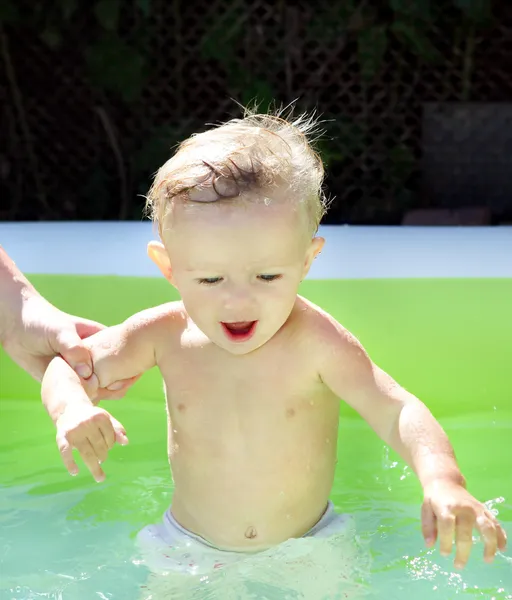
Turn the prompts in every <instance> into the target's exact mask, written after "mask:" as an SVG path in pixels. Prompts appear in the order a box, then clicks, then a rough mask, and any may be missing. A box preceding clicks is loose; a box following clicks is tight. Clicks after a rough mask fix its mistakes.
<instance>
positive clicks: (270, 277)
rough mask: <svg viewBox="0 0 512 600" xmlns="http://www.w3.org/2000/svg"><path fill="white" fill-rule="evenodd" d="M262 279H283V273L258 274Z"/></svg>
mask: <svg viewBox="0 0 512 600" xmlns="http://www.w3.org/2000/svg"><path fill="white" fill-rule="evenodd" d="M258 277H259V278H260V279H261V280H262V281H275V280H276V279H281V275H258Z"/></svg>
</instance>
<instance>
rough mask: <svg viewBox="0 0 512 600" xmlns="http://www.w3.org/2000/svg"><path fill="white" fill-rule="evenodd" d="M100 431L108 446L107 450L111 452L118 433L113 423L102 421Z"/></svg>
mask: <svg viewBox="0 0 512 600" xmlns="http://www.w3.org/2000/svg"><path fill="white" fill-rule="evenodd" d="M100 431H101V435H102V436H103V440H104V442H105V445H106V446H107V450H110V449H111V448H113V447H114V444H115V443H116V432H115V431H114V428H113V426H112V423H111V422H110V421H102V422H101V424H100Z"/></svg>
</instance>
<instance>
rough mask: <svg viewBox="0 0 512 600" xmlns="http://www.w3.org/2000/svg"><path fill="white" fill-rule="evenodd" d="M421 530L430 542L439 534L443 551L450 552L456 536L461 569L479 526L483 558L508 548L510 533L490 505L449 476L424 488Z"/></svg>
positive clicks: (488, 557) (490, 556) (489, 558)
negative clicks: (483, 545) (474, 532)
mask: <svg viewBox="0 0 512 600" xmlns="http://www.w3.org/2000/svg"><path fill="white" fill-rule="evenodd" d="M424 494H425V499H424V502H423V506H422V511H421V516H422V531H423V537H424V538H425V542H426V543H427V546H433V545H434V544H435V543H436V539H437V538H438V537H439V546H440V548H439V549H440V552H441V554H442V555H443V556H449V555H450V554H451V552H452V547H453V541H454V539H455V545H456V554H455V566H456V567H457V568H459V569H462V568H463V567H464V566H465V565H466V563H467V561H468V558H469V554H470V552H471V547H472V545H473V529H474V528H476V529H477V530H478V531H479V532H480V535H481V537H482V540H483V542H484V544H485V548H484V560H485V561H486V562H492V561H493V560H494V556H495V554H496V552H497V551H498V550H501V551H503V550H505V546H506V544H507V536H506V534H505V531H504V530H503V528H502V527H501V525H500V524H499V523H498V521H497V520H496V517H495V516H494V515H493V514H492V512H491V511H490V510H488V509H487V507H486V506H485V505H484V504H482V503H481V502H479V501H478V500H477V499H476V498H474V497H473V496H472V495H471V494H470V493H469V492H468V491H467V490H466V488H464V487H463V486H462V485H460V484H458V483H455V482H453V481H450V480H440V481H434V482H433V483H432V484H430V485H429V486H428V487H427V488H425V490H424Z"/></svg>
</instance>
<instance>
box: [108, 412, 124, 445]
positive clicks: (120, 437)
mask: <svg viewBox="0 0 512 600" xmlns="http://www.w3.org/2000/svg"><path fill="white" fill-rule="evenodd" d="M110 421H111V422H112V427H113V428H114V431H115V434H116V442H117V443H118V444H121V446H126V445H127V444H128V436H127V435H126V430H125V428H124V427H123V426H122V425H121V423H119V421H118V420H117V419H114V417H110Z"/></svg>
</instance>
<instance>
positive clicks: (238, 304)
mask: <svg viewBox="0 0 512 600" xmlns="http://www.w3.org/2000/svg"><path fill="white" fill-rule="evenodd" d="M254 304H255V301H254V296H253V294H252V293H251V291H250V290H249V289H247V288H245V287H236V288H232V289H230V290H229V291H228V293H227V294H226V297H225V300H224V307H225V308H226V309H227V310H232V311H242V310H244V309H250V308H252V307H253V306H254Z"/></svg>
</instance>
